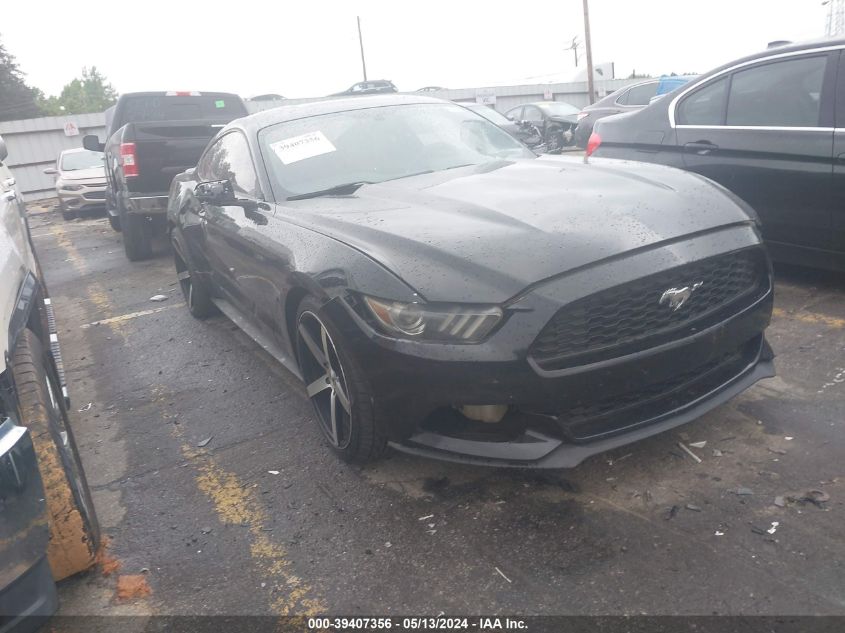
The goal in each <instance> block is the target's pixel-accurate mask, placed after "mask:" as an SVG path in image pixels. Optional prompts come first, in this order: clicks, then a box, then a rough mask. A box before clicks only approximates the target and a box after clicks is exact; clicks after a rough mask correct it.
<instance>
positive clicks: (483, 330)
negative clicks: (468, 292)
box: [364, 297, 502, 343]
mask: <svg viewBox="0 0 845 633" xmlns="http://www.w3.org/2000/svg"><path fill="white" fill-rule="evenodd" d="M364 303H365V304H366V305H367V307H368V308H369V310H370V313H371V314H372V315H373V316H374V317H375V319H376V321H377V322H378V324H379V325H381V326H382V328H383V329H384V330H386V331H387V333H389V334H393V335H396V334H398V335H400V336H402V337H404V338H411V339H420V340H425V341H441V342H452V343H477V342H479V341H481V340H483V339H484V338H485V337H486V336H487V335H488V334H489V333H490V332H491V331H492V330H493V328H494V327H496V324H497V323H498V322H499V321H501V319H502V310H501V308H498V307H495V306H472V305H447V304H440V305H436V306H430V305H425V304H421V303H403V302H401V301H389V300H386V299H375V298H374V297H364Z"/></svg>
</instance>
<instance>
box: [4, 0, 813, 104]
mask: <svg viewBox="0 0 845 633" xmlns="http://www.w3.org/2000/svg"><path fill="white" fill-rule="evenodd" d="M2 1H3V10H2V16H3V17H2V22H0V38H2V41H3V42H4V44H5V46H6V48H7V49H8V50H9V52H11V53H12V54H13V55H15V56H16V57H17V60H18V63H19V64H20V66H21V69H22V70H23V71H24V72H26V73H27V78H28V81H29V83H30V84H32V85H34V86H37V87H38V88H41V89H42V90H43V91H44V92H46V93H47V94H57V93H58V92H59V91H60V90H61V88H62V86H63V85H64V84H65V83H67V82H68V81H69V80H71V79H72V78H73V77H75V76H78V75H79V73H80V70H81V68H82V67H83V66H92V65H95V66H97V67H98V68H99V69H100V70H101V71H102V72H103V73H105V75H106V76H107V77H108V78H109V80H111V82H112V84H113V85H114V87H115V88H116V89H117V90H118V91H119V92H131V91H136V90H222V91H227V92H237V93H239V94H241V95H243V96H245V97H250V96H254V95H256V94H261V93H266V92H275V93H279V94H282V95H284V96H286V97H308V96H319V95H324V94H328V93H331V92H337V91H339V90H342V89H344V88H346V87H348V86H349V85H351V84H352V83H354V82H356V81H360V79H361V60H360V54H359V50H358V33H357V27H356V22H355V16H356V14H357V15H360V16H361V21H362V26H363V30H364V44H365V48H366V59H367V74H368V76H369V78H370V79H376V78H385V79H391V80H393V81H394V83H396V85H397V86H398V87H399V89H400V90H415V89H417V88H419V87H421V86H425V85H439V86H445V87H449V88H464V87H477V86H485V85H496V84H508V83H542V82H546V81H568V80H571V79H572V77H573V76H574V75H575V73H576V71H577V70H578V69H576V68H575V66H574V60H573V54H572V52H571V51H568V50H566V49H567V47H568V46H569V44H570V42H571V40H572V38H573V37H575V36H578V37H579V39H580V40H581V41H583V14H582V4H581V0H533V1H532V0H529V1H527V2H490V1H488V2H470V1H463V0H451V1H449V2H443V1H440V0H427V1H425V2H419V1H410V0H408V1H405V2H402V1H401V0H393V1H392V2H381V1H375V0H373V1H369V2H368V1H361V2H350V1H346V2H340V1H338V2H321V1H319V0H313V1H312V2H308V3H296V4H297V6H296V7H291V6H285V5H288V4H290V3H287V2H272V1H271V0H265V1H263V2H262V1H260V0H236V1H233V0H229V1H227V2H225V3H224V2H220V3H218V2H213V1H212V0H206V1H192V2H180V1H179V0H171V1H168V2H164V1H162V0H147V1H140V2H139V1H137V0H136V1H135V2H131V1H125V0H108V1H104V0H85V1H84V2H81V3H74V2H62V3H61V4H58V3H57V4H56V6H55V8H54V7H51V6H48V5H49V4H51V3H43V2H32V1H29V0H11V1H6V0H2ZM821 2H822V0H701V1H696V2H694V1H692V0H591V1H590V18H591V19H590V22H591V26H592V34H593V59H594V61H595V62H596V63H599V62H611V61H612V62H615V64H616V75H617V77H625V76H627V75H628V74H629V73H630V72H631V71H632V70H633V69H636V71H637V72H640V73H642V72H645V73H650V74H653V75H659V74H662V73H669V72H677V73H688V72H699V73H700V72H705V71H706V70H708V69H710V68H712V67H714V66H717V65H719V64H721V63H723V62H727V61H730V60H731V59H733V58H736V57H740V56H742V55H745V54H748V53H752V52H755V51H758V50H760V49H762V48H765V46H766V44H767V43H768V42H769V41H772V40H775V39H789V40H796V41H797V40H806V39H814V38H818V37H821V36H823V35H824V29H825V17H826V15H827V7H823V6H822V4H821ZM130 9H135V10H136V11H133V10H130ZM582 64H583V60H582Z"/></svg>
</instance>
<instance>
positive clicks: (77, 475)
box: [10, 329, 100, 580]
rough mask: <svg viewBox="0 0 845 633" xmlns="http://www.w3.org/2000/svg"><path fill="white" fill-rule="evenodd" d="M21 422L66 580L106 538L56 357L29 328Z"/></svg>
mask: <svg viewBox="0 0 845 633" xmlns="http://www.w3.org/2000/svg"><path fill="white" fill-rule="evenodd" d="M10 366H11V370H12V376H13V378H14V382H15V388H16V390H17V394H18V401H19V404H20V413H21V423H22V424H23V425H24V426H26V427H27V428H28V429H29V431H30V434H31V436H32V442H33V444H34V446H35V451H36V454H37V455H38V465H39V469H40V470H41V479H42V480H43V483H44V492H45V497H46V500H47V509H48V522H49V524H50V544H49V546H48V548H47V556H48V558H49V561H50V567H51V569H52V571H53V577H54V578H55V579H56V580H61V579H62V578H66V577H68V576H70V575H72V574H76V573H78V572H80V571H84V570H86V569H88V568H90V567H91V566H92V565H93V564H94V561H95V558H96V554H97V550H98V548H99V544H100V529H99V524H98V522H97V516H96V513H95V511H94V503H93V500H92V498H91V491H90V490H89V488H88V483H87V481H86V479H85V473H84V471H83V469H82V462H81V460H80V458H79V452H78V450H77V447H76V442H75V440H74V437H73V432H72V430H71V427H70V424H69V423H68V417H67V411H66V409H65V407H64V398H63V396H62V394H61V391H60V390H59V386H58V381H57V379H56V374H55V371H54V368H53V363H52V361H51V357H50V356H49V354H48V353H47V352H46V351H45V348H44V346H43V345H42V343H41V341H40V340H39V339H38V337H37V336H36V334H35V333H34V332H33V331H32V330H29V329H25V330H23V331H22V332H21V335H20V336H19V337H18V340H17V344H16V346H15V350H14V352H13V356H12V361H11V363H10Z"/></svg>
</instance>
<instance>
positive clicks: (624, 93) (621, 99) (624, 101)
mask: <svg viewBox="0 0 845 633" xmlns="http://www.w3.org/2000/svg"><path fill="white" fill-rule="evenodd" d="M620 93H621V94H620V95H619V96H618V97H616V104H617V105H628V95H629V94H630V93H631V91H630V90H620Z"/></svg>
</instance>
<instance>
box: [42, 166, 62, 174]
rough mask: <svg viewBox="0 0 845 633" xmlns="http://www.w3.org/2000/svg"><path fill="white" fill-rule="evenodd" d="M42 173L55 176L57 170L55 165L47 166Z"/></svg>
mask: <svg viewBox="0 0 845 633" xmlns="http://www.w3.org/2000/svg"><path fill="white" fill-rule="evenodd" d="M44 173H45V174H47V175H48V176H55V175H56V174H58V173H59V170H58V169H56V168H55V167H48V168H47V169H45V170H44Z"/></svg>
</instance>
